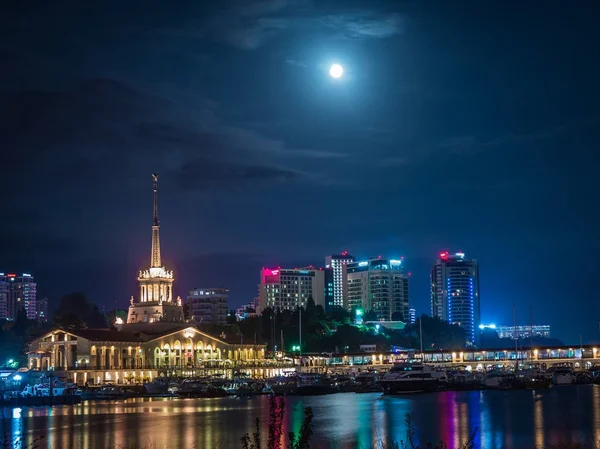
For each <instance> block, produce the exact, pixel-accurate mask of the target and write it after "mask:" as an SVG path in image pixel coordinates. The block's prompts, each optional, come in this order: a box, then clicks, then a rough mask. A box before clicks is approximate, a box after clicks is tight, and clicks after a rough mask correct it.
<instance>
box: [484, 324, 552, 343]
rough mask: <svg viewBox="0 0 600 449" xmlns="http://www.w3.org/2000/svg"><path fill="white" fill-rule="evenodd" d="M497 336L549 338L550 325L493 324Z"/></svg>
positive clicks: (514, 338)
mask: <svg viewBox="0 0 600 449" xmlns="http://www.w3.org/2000/svg"><path fill="white" fill-rule="evenodd" d="M492 329H495V330H496V333H497V334H498V337H500V338H511V339H513V340H518V339H525V338H531V337H545V338H550V325H548V324H534V325H533V326H531V325H529V326H516V327H515V326H495V327H493V328H492Z"/></svg>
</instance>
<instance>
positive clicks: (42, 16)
mask: <svg viewBox="0 0 600 449" xmlns="http://www.w3.org/2000/svg"><path fill="white" fill-rule="evenodd" d="M57 3H58V5H49V2H39V5H38V6H36V7H34V5H32V4H31V3H28V4H27V5H23V6H15V7H13V9H10V10H7V9H4V10H3V11H2V13H1V14H0V25H1V26H0V34H1V37H2V38H1V39H0V57H1V60H2V61H3V64H2V65H3V69H2V71H1V72H0V99H1V100H2V101H1V103H0V119H1V121H0V142H1V148H2V159H1V163H0V187H1V188H2V192H3V193H4V201H3V206H2V214H1V220H0V230H1V232H0V269H2V270H20V271H30V272H33V273H34V274H35V276H36V278H37V279H38V281H39V291H40V293H41V294H43V295H48V296H49V297H50V299H51V301H54V302H55V303H56V301H57V299H58V298H59V297H60V295H62V294H64V293H67V292H70V291H73V290H78V289H81V290H84V291H85V292H86V293H87V294H88V296H89V297H90V298H91V299H92V300H94V301H95V302H97V303H99V304H102V305H106V306H111V307H112V306H113V305H115V304H116V305H118V306H120V307H126V306H127V304H128V298H129V296H131V295H132V294H136V292H137V288H136V285H135V276H136V273H137V270H138V269H139V268H142V267H143V266H146V265H147V263H148V260H149V257H150V248H149V246H150V226H151V213H152V211H151V199H152V197H151V178H150V173H152V172H157V173H159V174H160V176H161V179H160V189H161V223H162V228H161V237H162V242H163V255H164V259H165V261H166V263H167V264H168V266H169V267H172V268H173V269H175V272H176V276H177V282H176V286H177V293H178V294H180V295H181V296H185V294H186V291H187V290H188V289H189V288H191V287H194V286H198V287H200V286H204V287H210V286H225V287H229V288H230V289H231V305H232V306H238V305H240V304H242V303H243V302H247V301H248V300H250V299H251V298H252V297H253V296H254V295H255V293H256V285H257V283H258V281H259V269H260V267H261V266H270V265H281V266H292V267H293V266H297V265H301V264H308V263H312V264H316V265H322V264H323V258H324V257H325V255H326V254H328V253H333V252H338V251H341V250H344V249H347V250H349V251H350V252H351V253H353V254H355V255H357V256H359V257H368V256H372V255H378V254H382V255H390V256H400V255H404V256H405V257H406V263H407V266H408V269H409V270H410V271H411V272H412V273H413V277H412V283H411V299H412V302H413V305H415V306H416V308H417V310H418V311H419V312H422V311H429V298H428V295H429V293H428V288H429V287H428V278H429V267H430V265H431V263H432V262H433V259H434V258H435V255H436V254H437V252H438V251H439V250H440V249H450V250H463V251H465V252H466V253H467V256H469V257H473V258H476V259H478V261H479V262H480V272H481V298H482V319H483V320H484V321H486V322H488V321H494V322H496V323H501V322H503V323H509V324H510V323H512V303H513V302H516V303H517V308H518V315H519V321H522V322H523V323H527V322H528V321H529V306H530V305H532V306H533V308H534V321H536V322H539V323H544V324H545V323H548V324H551V325H552V326H553V327H554V334H555V336H557V337H560V338H563V339H565V340H567V341H573V342H577V341H579V335H580V334H583V338H584V340H592V339H596V340H598V339H600V332H599V323H598V322H599V321H600V301H599V300H598V295H597V291H598V288H597V279H598V277H599V274H600V273H599V270H598V253H599V252H600V245H599V239H598V225H597V220H598V218H599V217H598V212H597V208H598V200H597V198H596V191H597V187H596V183H595V180H596V179H597V175H596V172H597V171H598V162H599V159H600V157H599V156H598V141H599V137H600V132H599V131H600V106H599V104H598V101H599V99H600V95H599V94H600V88H599V80H600V62H599V61H600V60H599V58H598V57H597V42H599V41H600V28H598V26H597V20H596V18H597V16H598V12H599V11H598V7H597V6H596V5H595V2H576V3H577V5H578V6H574V5H567V4H565V3H564V2H544V3H536V5H537V6H533V4H534V2H479V1H473V2H445V1H444V2H439V3H434V2H416V1H415V2H401V1H398V0H396V1H389V2H376V1H372V0H371V1H364V2H359V1H324V0H319V1H316V0H315V1H312V2H311V1H303V0H263V1H249V0H248V1H245V0H229V1H213V2H175V3H173V4H169V3H165V2H159V1H147V2H141V1H127V2H124V1H120V2H112V1H103V2H96V3H95V4H94V2H84V3H81V2H57ZM517 3H524V4H521V5H518V4H517ZM4 8H5V7H4ZM332 62H339V63H341V64H342V65H343V66H344V67H345V69H346V76H345V77H344V78H343V79H342V80H338V81H334V80H332V79H331V78H330V77H329V76H328V75H327V70H328V67H329V65H330V64H331V63H332Z"/></svg>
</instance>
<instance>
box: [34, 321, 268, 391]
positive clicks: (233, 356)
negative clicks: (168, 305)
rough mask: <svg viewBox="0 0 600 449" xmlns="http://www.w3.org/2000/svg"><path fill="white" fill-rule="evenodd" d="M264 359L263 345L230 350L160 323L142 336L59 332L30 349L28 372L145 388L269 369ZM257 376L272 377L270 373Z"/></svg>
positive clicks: (192, 332) (95, 331) (193, 331)
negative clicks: (172, 379) (176, 379)
mask: <svg viewBox="0 0 600 449" xmlns="http://www.w3.org/2000/svg"><path fill="white" fill-rule="evenodd" d="M131 326H132V327H135V326H136V325H131ZM126 328H127V325H124V326H123V329H126ZM264 359H265V346H264V345H248V344H244V345H242V344H232V343H228V342H226V341H224V340H222V339H220V338H216V337H213V336H211V335H208V334H206V333H204V332H201V331H199V330H198V329H196V328H195V327H193V326H186V325H185V324H174V323H165V322H162V323H155V325H153V326H150V327H147V328H146V330H144V332H137V331H135V330H133V329H132V331H127V330H120V331H119V330H111V329H81V330H73V331H67V330H62V329H55V330H53V331H51V332H48V333H47V334H45V335H43V336H41V337H40V338H38V339H36V340H34V341H33V342H32V343H31V345H30V349H29V352H28V367H29V369H32V370H41V371H46V370H49V369H53V370H54V372H55V373H56V375H57V376H59V377H61V378H66V379H69V380H70V381H72V382H75V383H77V384H79V385H84V384H85V383H89V384H103V383H107V382H111V383H119V384H122V383H142V382H147V381H150V380H152V379H153V378H155V377H157V376H159V375H165V373H169V374H173V375H188V376H190V375H197V376H198V375H203V374H204V375H206V374H209V373H229V376H232V375H233V370H234V369H237V370H238V371H244V368H245V367H247V366H257V365H261V364H262V365H265V363H264ZM254 373H255V374H260V375H261V376H265V377H266V376H269V375H272V372H270V371H268V370H266V369H264V370H263V369H259V370H258V371H257V370H254Z"/></svg>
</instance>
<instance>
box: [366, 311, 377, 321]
mask: <svg viewBox="0 0 600 449" xmlns="http://www.w3.org/2000/svg"><path fill="white" fill-rule="evenodd" d="M363 321H364V322H366V321H379V317H378V316H377V312H375V311H374V310H373V309H371V310H369V311H368V312H367V313H365V314H364V315H363Z"/></svg>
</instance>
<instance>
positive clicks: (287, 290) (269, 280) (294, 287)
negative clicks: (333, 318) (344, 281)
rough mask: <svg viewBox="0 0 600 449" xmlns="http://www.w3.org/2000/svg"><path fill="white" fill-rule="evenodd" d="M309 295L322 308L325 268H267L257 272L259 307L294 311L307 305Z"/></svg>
mask: <svg viewBox="0 0 600 449" xmlns="http://www.w3.org/2000/svg"><path fill="white" fill-rule="evenodd" d="M310 297H312V299H313V301H314V302H315V305H321V306H322V307H323V308H324V307H325V270H321V269H315V268H311V267H309V268H299V269H296V268H294V269H282V268H276V269H270V268H263V269H262V270H261V272H260V285H259V298H260V309H261V310H265V308H266V307H271V308H273V309H275V310H294V309H296V308H297V307H306V302H307V301H308V298H310Z"/></svg>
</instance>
